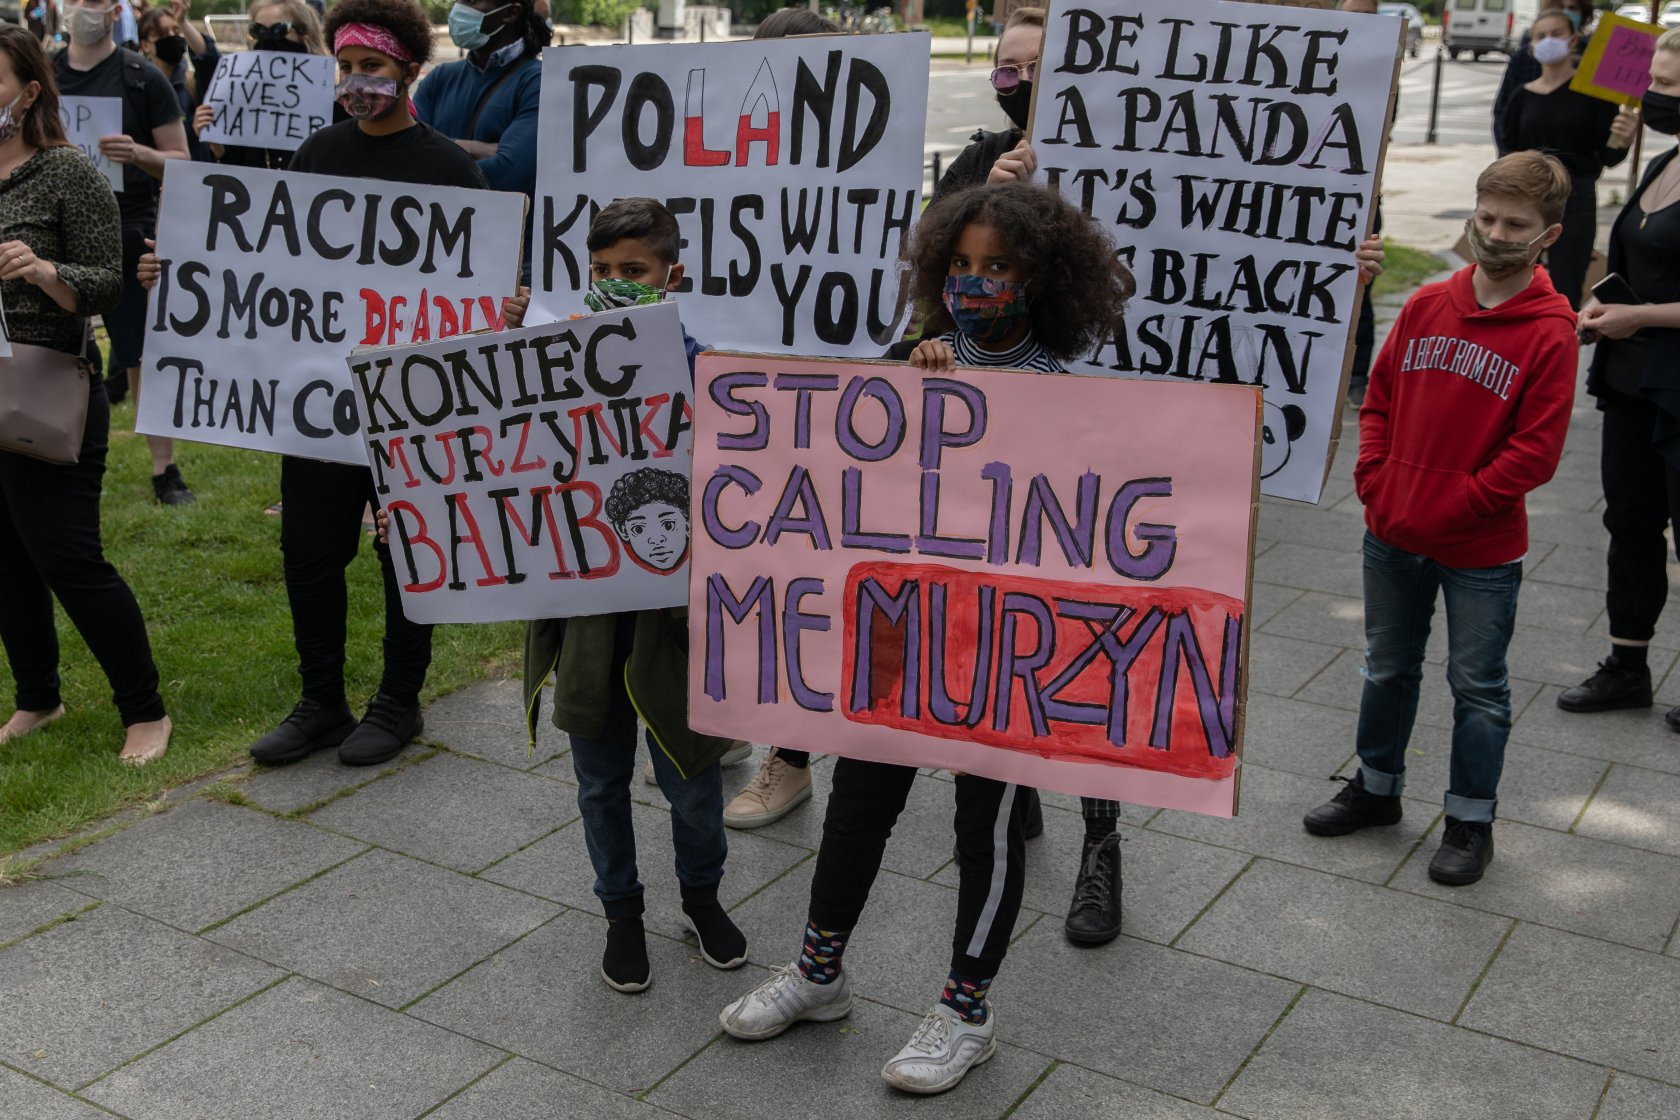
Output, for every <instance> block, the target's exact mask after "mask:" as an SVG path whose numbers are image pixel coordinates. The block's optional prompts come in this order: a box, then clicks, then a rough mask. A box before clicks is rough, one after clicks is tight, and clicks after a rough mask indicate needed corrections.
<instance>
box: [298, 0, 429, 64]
mask: <svg viewBox="0 0 1680 1120" xmlns="http://www.w3.org/2000/svg"><path fill="white" fill-rule="evenodd" d="M347 23H365V24H368V25H370V26H373V27H382V28H384V29H385V30H386V31H389V32H390V33H391V34H392V35H393V36H395V37H396V40H397V42H399V43H401V44H402V48H403V50H405V51H407V52H408V53H409V55H410V56H411V57H412V58H413V59H414V61H415V62H418V63H420V64H421V65H422V66H424V65H425V64H426V63H427V62H430V61H431V58H432V21H431V20H430V19H429V18H428V17H427V16H426V12H425V10H424V9H423V8H421V7H420V5H419V4H418V3H416V2H415V0H338V3H336V4H334V5H333V6H332V7H331V8H329V9H328V10H327V22H326V25H325V27H324V28H323V30H324V31H325V32H326V39H327V50H329V51H332V53H334V54H337V53H338V52H337V51H336V50H334V48H333V39H335V38H336V37H337V36H338V29H339V28H341V27H343V26H344V25H345V24H347Z"/></svg>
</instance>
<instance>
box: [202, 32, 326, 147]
mask: <svg viewBox="0 0 1680 1120" xmlns="http://www.w3.org/2000/svg"><path fill="white" fill-rule="evenodd" d="M337 66H338V63H337V62H336V61H335V60H334V59H332V58H331V57H329V56H327V55H315V54H295V53H292V52H290V51H234V52H232V53H230V54H224V55H222V56H221V61H220V62H218V63H216V73H215V75H214V76H213V77H211V79H210V88H209V90H208V91H206V93H205V95H204V103H205V104H206V105H209V106H211V107H212V108H214V109H215V116H213V117H212V118H211V119H210V123H209V124H208V125H206V126H205V128H204V130H203V131H202V132H200V133H199V134H198V138H199V139H200V140H203V141H204V142H205V143H213V144H238V145H243V146H245V147H250V148H273V149H276V150H278V151H285V152H292V151H296V150H297V148H298V146H299V145H300V144H302V143H303V142H304V141H305V140H307V139H309V136H310V134H311V133H313V132H315V131H316V130H317V129H319V128H324V127H325V126H326V125H327V123H328V122H329V121H331V120H332V107H333V81H334V78H335V77H336V74H337Z"/></svg>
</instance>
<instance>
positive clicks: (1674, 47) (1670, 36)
mask: <svg viewBox="0 0 1680 1120" xmlns="http://www.w3.org/2000/svg"><path fill="white" fill-rule="evenodd" d="M1657 49H1658V50H1659V51H1674V52H1675V53H1677V54H1680V27H1671V28H1669V29H1668V30H1667V31H1664V32H1663V33H1662V34H1661V35H1658V36H1657Z"/></svg>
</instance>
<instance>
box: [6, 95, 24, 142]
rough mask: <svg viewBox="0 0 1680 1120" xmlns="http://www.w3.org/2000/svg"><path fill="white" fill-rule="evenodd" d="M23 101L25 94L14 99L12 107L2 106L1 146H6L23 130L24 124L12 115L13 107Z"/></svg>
mask: <svg viewBox="0 0 1680 1120" xmlns="http://www.w3.org/2000/svg"><path fill="white" fill-rule="evenodd" d="M22 100H23V94H21V93H20V94H18V95H17V96H16V97H14V98H12V103H11V105H0V144H4V143H5V142H6V141H8V140H10V139H11V138H12V137H14V136H16V135H17V134H18V132H19V130H20V129H22V128H23V122H22V121H20V120H18V119H17V117H16V116H14V115H13V113H12V109H13V106H15V105H17V103H18V102H19V101H22ZM26 112H27V110H26Z"/></svg>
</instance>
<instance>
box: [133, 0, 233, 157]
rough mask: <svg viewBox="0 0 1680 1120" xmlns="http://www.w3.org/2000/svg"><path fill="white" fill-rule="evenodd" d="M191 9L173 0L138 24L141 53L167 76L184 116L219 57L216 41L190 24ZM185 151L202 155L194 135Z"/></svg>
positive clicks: (204, 87)
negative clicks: (167, 5) (206, 36)
mask: <svg viewBox="0 0 1680 1120" xmlns="http://www.w3.org/2000/svg"><path fill="white" fill-rule="evenodd" d="M190 8H191V5H190V3H189V0H174V2H173V3H172V4H171V5H170V6H169V7H167V8H165V7H156V8H148V9H147V10H146V12H145V14H144V15H142V16H141V17H140V24H139V27H140V53H141V54H143V55H145V56H146V60H147V61H148V62H150V63H151V64H152V65H154V66H156V67H157V68H158V69H159V70H161V71H163V73H164V74H165V75H167V76H168V78H169V84H170V85H171V86H172V87H174V90H175V100H176V101H178V102H180V105H181V113H182V115H183V116H186V117H191V116H192V113H193V110H194V109H195V108H197V107H198V103H199V101H200V100H201V99H202V98H203V97H204V94H205V91H206V90H208V89H209V88H210V79H211V78H212V77H213V76H214V75H215V73H216V63H217V62H219V61H221V57H222V56H221V53H220V52H218V51H217V50H216V40H214V39H207V38H205V37H204V34H203V33H202V32H200V31H199V30H198V28H196V27H194V26H193V25H192V20H191V19H190V18H188V17H189V14H190ZM187 150H188V151H189V152H190V153H191V154H192V158H193V159H197V160H202V159H204V158H205V155H204V152H203V150H202V148H201V147H200V145H199V143H198V137H197V136H194V135H191V134H189V135H188V136H187Z"/></svg>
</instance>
